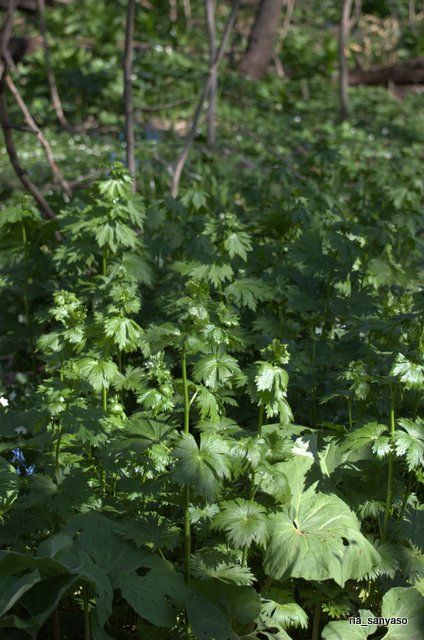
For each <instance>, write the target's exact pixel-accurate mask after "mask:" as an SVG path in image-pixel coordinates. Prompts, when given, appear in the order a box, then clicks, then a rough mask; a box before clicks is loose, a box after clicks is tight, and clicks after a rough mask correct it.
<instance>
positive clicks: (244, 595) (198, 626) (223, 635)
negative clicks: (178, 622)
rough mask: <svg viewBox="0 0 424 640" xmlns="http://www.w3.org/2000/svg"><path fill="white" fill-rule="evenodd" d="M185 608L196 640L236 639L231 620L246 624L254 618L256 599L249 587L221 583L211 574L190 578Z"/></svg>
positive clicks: (257, 612)
mask: <svg viewBox="0 0 424 640" xmlns="http://www.w3.org/2000/svg"><path fill="white" fill-rule="evenodd" d="M186 609H187V613H188V617H189V621H190V626H191V627H192V629H193V631H194V633H195V634H196V638H197V640H239V638H240V636H239V635H238V634H237V633H236V632H235V631H234V629H233V625H232V623H233V622H234V621H237V622H238V623H239V624H247V623H248V622H251V621H252V620H255V619H256V618H257V616H258V615H259V611H260V599H259V595H258V594H257V593H256V591H255V590H254V589H253V588H252V587H239V586H236V585H232V584H225V583H224V582H222V581H221V580H216V579H214V578H211V579H209V580H202V581H199V582H198V581H196V582H192V584H191V593H190V594H189V597H188V599H187V602H186Z"/></svg>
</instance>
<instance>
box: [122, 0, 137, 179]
mask: <svg viewBox="0 0 424 640" xmlns="http://www.w3.org/2000/svg"><path fill="white" fill-rule="evenodd" d="M134 22H135V0H128V3H127V22H126V27H125V50H124V109H125V142H126V154H127V166H128V171H129V174H130V176H131V178H132V187H133V191H136V190H137V183H136V177H135V174H136V166H135V138H134V99H133V85H132V57H133V45H134Z"/></svg>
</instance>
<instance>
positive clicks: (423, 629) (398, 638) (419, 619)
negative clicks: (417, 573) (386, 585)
mask: <svg viewBox="0 0 424 640" xmlns="http://www.w3.org/2000/svg"><path fill="white" fill-rule="evenodd" d="M381 615H382V617H384V618H406V619H407V620H408V624H405V625H399V624H389V625H388V626H389V630H388V632H387V633H386V635H385V636H384V640H422V638H423V637H424V598H423V596H422V595H421V594H420V593H418V591H417V590H416V589H414V588H413V587H409V588H403V587H395V588H394V589H390V591H388V592H387V593H386V594H385V596H384V597H383V602H382V606H381Z"/></svg>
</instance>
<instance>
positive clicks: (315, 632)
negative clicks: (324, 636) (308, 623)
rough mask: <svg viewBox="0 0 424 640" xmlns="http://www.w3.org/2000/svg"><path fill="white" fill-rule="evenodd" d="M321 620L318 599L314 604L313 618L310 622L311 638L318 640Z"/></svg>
mask: <svg viewBox="0 0 424 640" xmlns="http://www.w3.org/2000/svg"><path fill="white" fill-rule="evenodd" d="M320 621H321V601H320V600H318V601H317V602H316V603H315V606H314V620H313V624H312V638H311V640H319V625H320Z"/></svg>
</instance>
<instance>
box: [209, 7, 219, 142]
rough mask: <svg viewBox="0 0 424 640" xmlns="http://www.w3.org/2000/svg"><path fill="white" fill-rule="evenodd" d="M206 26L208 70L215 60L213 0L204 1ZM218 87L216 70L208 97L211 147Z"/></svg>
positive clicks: (214, 129)
mask: <svg viewBox="0 0 424 640" xmlns="http://www.w3.org/2000/svg"><path fill="white" fill-rule="evenodd" d="M206 26H207V31H208V41H209V68H212V67H213V63H214V60H215V58H216V29H215V0H206ZM217 85H218V75H217V69H216V68H215V70H214V71H213V73H212V77H211V88H210V90H209V95H208V101H209V105H208V115H207V122H208V145H209V146H212V145H213V144H214V143H215V139H216V123H215V119H216V93H217Z"/></svg>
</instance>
